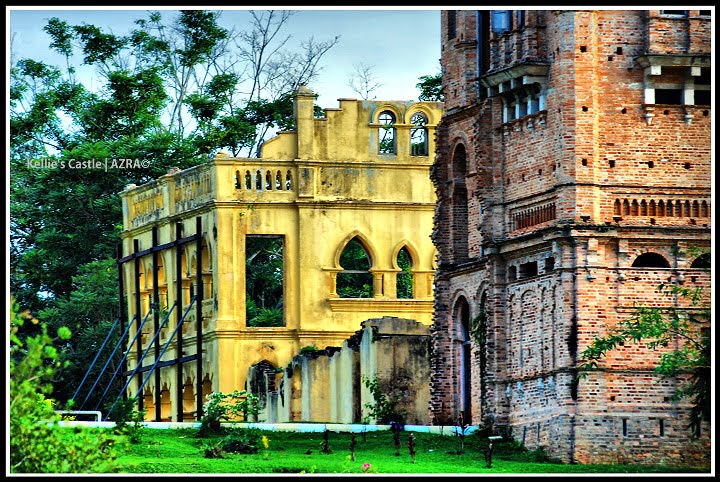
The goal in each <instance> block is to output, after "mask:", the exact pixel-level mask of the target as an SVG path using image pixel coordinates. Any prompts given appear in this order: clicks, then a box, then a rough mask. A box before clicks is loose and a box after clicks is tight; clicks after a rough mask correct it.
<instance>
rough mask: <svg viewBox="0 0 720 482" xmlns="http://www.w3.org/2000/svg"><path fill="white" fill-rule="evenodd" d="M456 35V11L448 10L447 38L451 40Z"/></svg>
mask: <svg viewBox="0 0 720 482" xmlns="http://www.w3.org/2000/svg"><path fill="white" fill-rule="evenodd" d="M456 35H457V11H455V10H448V12H447V38H448V40H452V39H454V38H455V36H456Z"/></svg>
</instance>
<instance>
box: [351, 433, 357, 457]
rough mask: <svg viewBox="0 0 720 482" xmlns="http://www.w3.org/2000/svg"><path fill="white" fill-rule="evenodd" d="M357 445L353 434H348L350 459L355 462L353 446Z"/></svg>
mask: <svg viewBox="0 0 720 482" xmlns="http://www.w3.org/2000/svg"><path fill="white" fill-rule="evenodd" d="M356 445H357V439H356V438H355V434H352V435H350V460H352V461H353V462H355V446H356Z"/></svg>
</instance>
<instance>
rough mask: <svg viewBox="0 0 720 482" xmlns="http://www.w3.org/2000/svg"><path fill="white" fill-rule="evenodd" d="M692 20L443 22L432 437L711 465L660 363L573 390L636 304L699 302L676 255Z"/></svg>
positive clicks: (700, 69) (703, 101)
mask: <svg viewBox="0 0 720 482" xmlns="http://www.w3.org/2000/svg"><path fill="white" fill-rule="evenodd" d="M503 12H505V13H503ZM705 13H706V12H703V11H698V10H690V11H687V13H686V14H683V15H675V14H669V12H663V11H658V10H649V11H640V10H634V11H617V10H616V11H596V10H585V11H572V10H558V11H556V10H552V11H478V12H476V11H470V10H461V11H454V12H453V11H443V12H442V15H441V22H442V56H441V65H442V70H443V87H444V91H445V94H446V99H445V115H444V117H443V120H442V121H441V122H440V124H439V125H438V128H437V131H436V145H437V150H436V161H435V164H434V166H433V168H432V171H431V176H432V179H433V182H434V184H435V187H436V193H437V198H438V204H437V207H436V211H435V229H434V231H433V235H432V239H433V242H434V244H435V246H436V247H437V249H438V254H439V259H438V269H437V272H436V278H435V317H434V324H433V327H432V337H433V355H432V356H433V357H432V360H431V370H432V376H431V411H432V415H433V420H434V421H436V422H438V423H442V422H445V421H446V420H448V419H449V420H455V421H457V420H458V419H459V417H460V415H461V414H463V416H465V417H467V416H470V418H471V419H472V421H473V423H476V424H478V423H491V424H492V425H493V426H494V427H495V428H496V429H497V430H500V431H504V432H505V433H508V434H510V435H512V436H513V437H514V438H515V439H517V440H519V441H521V442H522V443H524V444H525V445H526V446H528V447H529V448H537V447H542V448H543V449H544V450H546V451H547V452H548V453H549V454H550V455H551V456H553V457H557V458H559V459H561V460H564V461H568V462H570V461H573V462H580V463H667V464H678V465H683V464H686V465H698V466H703V465H707V464H709V450H710V439H709V426H707V425H704V426H702V427H701V428H700V433H699V435H698V434H697V432H693V431H691V429H690V428H688V420H689V419H688V416H689V404H688V401H687V400H681V401H676V400H675V399H674V398H673V394H674V392H675V389H676V387H677V386H678V385H679V384H681V383H682V380H665V379H661V378H659V377H658V376H656V375H655V374H654V373H653V368H654V367H655V366H656V362H657V359H658V357H659V355H660V352H658V351H652V350H650V349H648V348H647V346H646V345H645V344H644V343H640V344H626V345H625V346H623V347H622V348H621V349H620V350H617V351H613V352H612V353H610V354H609V355H608V357H607V358H606V359H605V360H604V363H603V364H601V366H600V367H599V369H598V370H597V371H593V372H591V373H590V374H589V375H588V376H586V377H583V378H580V379H579V381H578V378H577V369H578V357H579V354H580V353H581V352H582V351H583V350H584V348H585V347H587V346H588V345H589V344H590V343H591V342H592V340H593V339H594V338H595V337H597V336H599V335H602V334H604V333H605V330H606V327H607V326H613V325H615V324H616V323H618V322H619V321H621V320H624V319H627V318H628V317H629V316H630V315H631V314H632V313H633V307H634V305H635V304H636V303H640V304H643V305H649V306H659V307H663V306H668V304H669V301H668V298H667V297H664V296H662V295H661V294H659V293H658V292H657V287H658V285H659V284H660V283H666V284H668V283H669V284H676V283H680V284H683V285H684V286H686V287H702V288H705V293H707V294H708V296H709V294H710V274H709V273H708V272H707V271H706V270H703V269H700V268H699V267H696V266H693V262H694V261H696V260H695V259H694V258H693V257H692V256H691V255H690V254H688V248H689V247H691V246H699V247H708V246H709V245H710V236H711V213H712V198H711V156H712V152H711V136H710V134H711V120H712V115H711V106H710V105H709V104H710V101H709V99H710V97H709V92H710V85H709V84H710V81H709V79H710V67H711V64H710V52H711V48H710V22H711V19H710V17H709V16H707V15H705ZM645 260H649V261H645ZM482 323H485V326H486V330H485V338H484V341H483V340H481V339H480V338H478V337H477V336H475V335H474V334H473V328H475V327H477V326H482V325H478V324H482ZM480 343H484V346H485V349H484V350H483V349H482V346H480ZM468 346H469V347H470V348H469V349H468ZM483 354H484V355H483Z"/></svg>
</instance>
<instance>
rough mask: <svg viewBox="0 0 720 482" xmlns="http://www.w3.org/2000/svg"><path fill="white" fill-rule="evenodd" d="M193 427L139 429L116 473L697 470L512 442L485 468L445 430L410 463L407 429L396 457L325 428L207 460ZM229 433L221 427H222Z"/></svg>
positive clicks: (276, 436)
mask: <svg viewBox="0 0 720 482" xmlns="http://www.w3.org/2000/svg"><path fill="white" fill-rule="evenodd" d="M196 433H197V430H196V429H173V430H161V429H148V428H146V429H143V432H142V439H141V441H140V442H139V443H136V444H129V445H128V448H127V450H124V451H123V452H122V454H121V456H120V457H119V459H118V471H119V472H121V473H205V474H263V473H264V474H272V473H275V474H283V473H285V474H292V473H305V474H312V473H318V474H321V473H325V474H328V473H335V474H341V473H347V474H363V472H364V471H363V466H364V465H365V464H369V466H368V465H365V467H364V469H365V471H366V472H367V473H377V474H403V473H419V474H423V473H427V474H459V473H481V474H482V473H484V474H517V473H535V474H547V473H575V474H613V473H615V474H617V473H690V472H695V473H697V472H701V471H699V470H698V471H695V470H690V469H679V468H673V467H662V466H629V465H569V464H560V463H553V462H552V461H549V460H548V459H547V457H545V456H544V454H542V453H541V452H530V451H527V450H525V449H523V448H522V447H520V446H518V445H517V444H516V443H512V442H501V443H496V444H495V446H494V449H493V458H492V467H491V468H488V467H487V464H486V461H485V455H484V450H485V448H486V447H487V439H485V438H482V437H480V436H476V435H468V436H466V437H465V451H464V453H462V454H458V453H457V452H458V449H459V438H458V437H456V436H453V435H445V436H443V435H436V434H426V433H414V434H413V436H414V441H415V451H416V456H415V462H414V463H413V462H412V458H411V456H410V454H409V452H408V437H409V435H410V432H405V431H403V432H401V434H400V435H401V443H402V445H401V448H400V451H399V452H400V455H399V456H396V455H395V453H396V450H395V445H394V441H393V435H392V433H391V432H389V431H383V432H371V433H368V434H367V435H366V439H365V441H363V439H362V436H361V434H356V441H357V445H356V447H355V461H352V460H351V458H350V437H351V434H349V433H335V432H330V433H329V437H328V447H329V449H330V451H331V453H323V452H322V451H321V448H322V445H323V438H324V436H323V434H322V433H297V432H271V431H263V432H261V434H262V435H265V436H266V437H267V439H268V448H267V449H265V448H264V447H263V446H262V444H260V448H259V451H258V452H257V453H249V454H244V453H228V452H221V453H220V454H219V457H217V458H207V457H206V456H205V454H206V448H209V447H213V446H218V445H219V444H220V443H221V442H222V441H223V440H224V437H226V436H227V433H226V434H225V435H214V436H212V437H207V438H198V437H196V436H195V435H196ZM228 433H229V432H228Z"/></svg>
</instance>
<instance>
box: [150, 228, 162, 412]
mask: <svg viewBox="0 0 720 482" xmlns="http://www.w3.org/2000/svg"><path fill="white" fill-rule="evenodd" d="M157 245H158V228H157V226H153V228H152V247H153V251H152V265H153V273H152V276H153V304H154V305H155V311H154V312H153V331H154V332H155V333H154V335H153V340H156V341H155V343H154V345H155V362H157V361H158V357H159V356H160V344H159V343H158V342H157V339H158V336H159V335H158V332H159V331H160V311H159V310H160V289H159V288H158V281H159V280H158V259H159V258H160V253H158V251H157V250H156V249H155V247H156V246H157ZM154 372H155V421H156V422H159V421H160V420H161V419H162V411H161V409H162V407H161V398H160V395H161V392H160V370H159V369H156V370H154Z"/></svg>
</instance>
